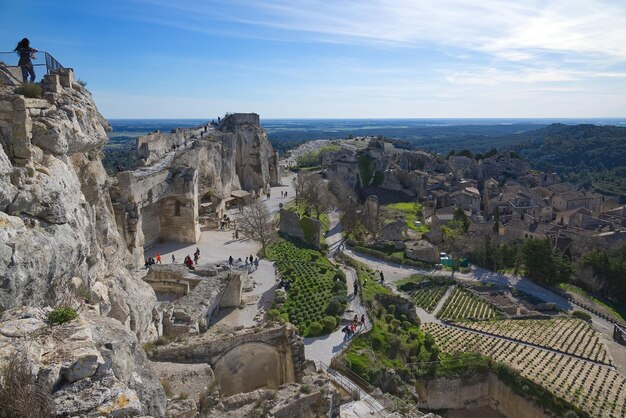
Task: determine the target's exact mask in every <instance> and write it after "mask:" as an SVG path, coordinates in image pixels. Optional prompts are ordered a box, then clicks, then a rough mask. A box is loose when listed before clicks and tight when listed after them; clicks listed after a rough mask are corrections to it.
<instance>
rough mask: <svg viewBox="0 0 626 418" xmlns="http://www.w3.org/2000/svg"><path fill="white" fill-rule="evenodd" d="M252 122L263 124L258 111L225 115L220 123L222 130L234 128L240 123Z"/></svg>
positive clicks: (251, 123)
mask: <svg viewBox="0 0 626 418" xmlns="http://www.w3.org/2000/svg"><path fill="white" fill-rule="evenodd" d="M245 124H250V125H254V126H261V119H260V118H259V115H258V114H256V113H232V114H230V115H226V116H224V119H222V120H221V122H220V124H219V129H221V130H226V131H227V130H234V129H237V127H238V126H240V125H245Z"/></svg>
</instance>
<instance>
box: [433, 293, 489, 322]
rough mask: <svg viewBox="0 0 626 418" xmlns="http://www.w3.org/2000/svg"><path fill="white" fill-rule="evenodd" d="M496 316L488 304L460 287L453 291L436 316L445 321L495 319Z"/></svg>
mask: <svg viewBox="0 0 626 418" xmlns="http://www.w3.org/2000/svg"><path fill="white" fill-rule="evenodd" d="M497 316H498V311H496V310H495V309H494V308H493V307H492V306H491V305H490V304H488V303H487V302H485V301H483V300H482V299H480V298H479V297H478V296H475V295H474V294H472V293H470V292H468V291H467V290H463V289H461V288H460V287H456V288H455V289H454V291H453V292H452V295H450V297H449V298H448V300H447V301H446V303H445V304H444V306H443V307H442V308H441V311H440V312H439V315H438V317H439V318H441V319H446V320H459V319H466V318H473V319H495V318H496V317H497Z"/></svg>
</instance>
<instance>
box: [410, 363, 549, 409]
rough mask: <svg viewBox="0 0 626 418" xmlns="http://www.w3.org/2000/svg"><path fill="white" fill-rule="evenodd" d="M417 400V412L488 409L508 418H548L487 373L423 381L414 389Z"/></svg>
mask: <svg viewBox="0 0 626 418" xmlns="http://www.w3.org/2000/svg"><path fill="white" fill-rule="evenodd" d="M418 396H419V399H420V402H419V403H418V407H421V408H427V409H435V410H438V409H471V408H477V407H481V406H489V407H490V408H492V409H494V410H496V411H498V412H500V413H501V414H503V415H505V416H506V417H508V418H517V417H524V418H550V416H549V415H547V414H546V413H545V412H543V409H542V408H540V407H538V406H537V405H535V404H534V403H533V402H532V401H529V400H527V399H525V398H523V397H521V396H519V395H518V394H516V393H515V392H513V390H512V389H511V388H510V387H509V386H507V385H506V384H505V383H503V382H502V381H501V380H500V379H498V377H497V376H496V375H494V374H493V373H491V372H487V373H484V374H481V375H474V376H472V377H469V378H465V379H446V378H439V379H433V380H429V381H425V382H422V385H421V386H420V387H419V388H418Z"/></svg>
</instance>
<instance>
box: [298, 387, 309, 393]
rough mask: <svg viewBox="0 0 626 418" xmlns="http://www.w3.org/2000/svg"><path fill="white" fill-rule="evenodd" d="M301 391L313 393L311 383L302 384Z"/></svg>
mask: <svg viewBox="0 0 626 418" xmlns="http://www.w3.org/2000/svg"><path fill="white" fill-rule="evenodd" d="M300 392H302V393H311V388H310V387H309V385H302V386H300Z"/></svg>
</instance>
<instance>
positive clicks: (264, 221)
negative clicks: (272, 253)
mask: <svg viewBox="0 0 626 418" xmlns="http://www.w3.org/2000/svg"><path fill="white" fill-rule="evenodd" d="M237 225H238V226H239V228H241V232H242V233H243V235H245V236H246V237H248V238H250V239H252V240H254V241H258V242H259V243H260V244H261V255H262V256H265V249H266V247H267V245H268V244H269V243H270V242H271V241H272V238H273V237H274V233H275V230H274V224H273V222H272V215H271V214H270V212H269V210H268V209H267V206H265V203H263V202H262V201H260V200H256V201H255V202H254V203H252V204H251V205H248V206H246V207H244V208H243V210H242V213H241V216H240V217H239V218H238V219H237Z"/></svg>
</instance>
